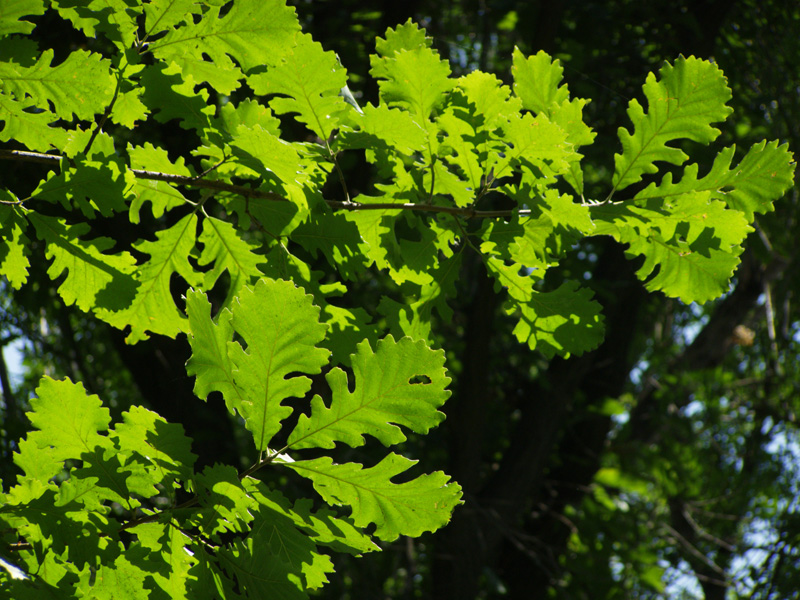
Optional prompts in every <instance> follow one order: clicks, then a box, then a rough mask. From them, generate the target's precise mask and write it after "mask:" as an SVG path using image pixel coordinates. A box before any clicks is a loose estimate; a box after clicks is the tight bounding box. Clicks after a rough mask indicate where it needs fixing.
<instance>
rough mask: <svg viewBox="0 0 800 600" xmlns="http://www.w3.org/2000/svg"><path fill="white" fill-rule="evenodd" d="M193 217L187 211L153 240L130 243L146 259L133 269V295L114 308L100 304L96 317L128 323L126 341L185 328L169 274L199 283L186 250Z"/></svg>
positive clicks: (116, 324) (192, 237)
mask: <svg viewBox="0 0 800 600" xmlns="http://www.w3.org/2000/svg"><path fill="white" fill-rule="evenodd" d="M196 230H197V217H195V216H194V215H193V214H192V215H187V216H186V217H184V218H182V219H181V220H180V221H178V222H177V223H175V225H173V226H172V227H170V228H169V229H165V230H163V231H159V232H158V233H157V234H156V237H157V238H158V239H157V240H156V241H155V242H151V241H147V240H143V241H140V242H137V243H136V244H134V248H135V249H136V250H138V251H139V252H144V253H146V254H149V255H150V260H149V261H147V262H145V263H144V264H142V265H139V267H138V268H137V269H136V270H135V277H136V281H137V282H138V283H139V286H138V288H137V290H136V295H135V296H134V297H133V299H132V300H131V301H129V302H126V303H125V305H124V306H123V307H122V308H120V309H118V310H108V309H105V308H102V309H100V310H98V311H97V315H98V317H100V318H101V319H102V320H104V321H106V322H107V323H109V324H110V325H113V326H114V327H117V328H118V329H125V328H126V327H130V328H131V330H130V334H129V335H128V337H127V338H126V341H127V342H128V343H129V344H134V343H136V342H138V341H140V340H146V339H147V338H148V337H149V336H148V335H147V332H152V333H158V334H161V335H167V336H170V337H174V336H176V335H177V334H178V333H180V332H185V331H186V329H187V325H188V322H187V319H186V317H185V316H184V315H183V314H182V313H181V312H180V311H179V310H178V308H177V307H176V306H175V301H174V300H173V298H172V292H171V291H170V283H171V280H172V276H173V274H177V275H180V276H181V277H183V279H184V280H185V281H186V282H187V283H188V284H189V285H190V286H193V285H194V286H196V285H200V282H201V276H200V274H199V273H198V272H197V271H195V270H194V268H193V267H192V265H191V264H190V263H189V253H190V252H191V251H192V249H193V248H194V244H195V241H196Z"/></svg>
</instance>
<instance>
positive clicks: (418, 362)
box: [287, 336, 450, 449]
mask: <svg viewBox="0 0 800 600" xmlns="http://www.w3.org/2000/svg"><path fill="white" fill-rule="evenodd" d="M351 364H352V367H353V375H354V378H355V389H354V391H353V392H350V390H349V389H348V386H347V374H346V373H345V372H344V371H342V370H341V369H338V368H336V369H333V370H332V371H331V372H330V373H328V374H327V375H326V377H325V379H326V380H327V381H328V384H329V385H330V386H331V390H332V392H333V396H332V398H331V402H330V407H328V406H326V405H325V403H324V402H323V400H322V398H321V397H320V396H315V397H314V399H313V400H312V401H311V416H306V415H301V416H300V419H299V420H298V422H297V426H296V427H295V428H294V430H293V431H292V433H291V434H290V435H289V440H288V442H287V445H289V446H291V447H293V448H297V449H299V448H314V447H318V448H333V447H335V445H336V442H342V443H345V444H347V445H349V446H352V447H357V446H361V445H363V444H364V441H365V440H364V434H365V433H369V435H372V436H374V437H375V438H377V439H378V440H380V442H381V443H382V444H383V445H384V446H389V445H391V444H398V443H400V442H403V441H405V439H406V436H405V435H404V434H403V432H402V431H401V429H400V427H399V426H403V427H407V428H409V429H411V430H412V431H414V432H416V433H427V432H428V431H429V430H430V429H431V428H433V427H436V426H437V425H438V424H439V423H440V422H441V421H442V420H443V419H444V414H443V413H441V412H439V411H437V410H436V409H437V408H439V407H440V406H442V405H443V404H444V402H445V400H447V398H448V396H449V395H450V393H449V392H448V391H447V390H446V387H447V384H448V383H449V382H450V379H449V378H448V377H447V376H446V375H445V369H444V351H442V350H439V351H434V350H431V349H430V348H428V346H427V345H426V344H425V342H423V341H422V340H418V341H412V340H411V339H409V338H404V339H402V340H400V341H399V342H395V340H394V338H392V336H387V337H386V338H384V339H383V340H381V341H379V342H378V344H377V348H376V350H375V352H373V351H372V348H370V345H369V342H367V341H364V342H362V343H361V344H359V345H358V346H357V350H356V353H355V355H353V356H352V357H351Z"/></svg>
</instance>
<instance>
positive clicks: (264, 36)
mask: <svg viewBox="0 0 800 600" xmlns="http://www.w3.org/2000/svg"><path fill="white" fill-rule="evenodd" d="M221 8H222V7H221V6H213V5H212V6H209V7H208V10H207V12H206V13H205V14H204V15H203V18H202V19H200V20H199V21H198V22H197V23H195V22H194V21H193V20H191V21H189V22H184V23H183V24H181V26H179V27H176V28H174V29H172V30H171V31H169V32H168V33H167V35H165V36H164V37H162V38H159V39H158V40H157V41H156V42H153V43H152V44H151V50H152V52H153V54H154V55H155V56H156V57H158V58H159V59H161V60H162V61H164V62H165V63H167V64H169V63H173V64H177V65H180V71H181V73H182V74H183V76H184V77H185V78H187V79H189V78H192V79H194V80H195V81H196V82H198V83H200V82H206V83H209V84H210V85H211V86H212V87H213V88H214V89H217V90H219V91H220V92H222V93H223V94H229V93H230V92H231V91H233V90H234V89H235V88H236V87H238V79H239V77H240V76H241V72H240V71H239V68H238V67H237V66H236V65H235V64H234V62H233V60H235V61H236V62H237V63H238V64H239V65H240V66H241V68H242V69H243V70H244V71H245V72H248V71H250V70H251V69H253V68H255V67H260V66H262V65H274V64H276V63H277V61H278V60H279V59H280V57H281V56H283V55H284V54H285V53H286V51H287V49H289V48H291V47H292V46H293V45H294V38H295V34H296V32H297V31H298V30H299V29H300V24H299V23H298V21H297V16H296V15H295V14H294V9H293V8H290V7H287V6H286V3H285V2H284V1H283V0H240V1H238V2H235V3H234V4H233V5H232V6H231V7H230V10H228V11H227V12H226V13H225V14H224V15H223V16H220V10H221ZM170 20H172V21H173V23H174V22H175V19H170ZM156 29H157V28H156ZM232 59H233V60H232Z"/></svg>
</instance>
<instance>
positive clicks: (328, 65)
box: [247, 34, 349, 140]
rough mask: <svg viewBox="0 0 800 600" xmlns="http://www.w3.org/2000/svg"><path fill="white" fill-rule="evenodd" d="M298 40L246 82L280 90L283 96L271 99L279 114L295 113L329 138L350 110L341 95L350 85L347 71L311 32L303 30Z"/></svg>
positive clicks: (260, 91) (268, 90)
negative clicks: (312, 36)
mask: <svg viewBox="0 0 800 600" xmlns="http://www.w3.org/2000/svg"><path fill="white" fill-rule="evenodd" d="M297 40H298V41H297V45H296V46H295V47H294V48H292V49H291V50H290V51H289V52H288V53H287V54H286V55H285V56H284V57H283V58H282V59H281V61H280V63H278V64H277V65H274V66H271V67H269V68H268V69H267V72H266V73H259V74H257V75H251V76H250V77H248V78H247V83H248V84H249V85H250V87H252V88H253V91H254V92H255V93H256V94H259V95H267V94H280V95H281V96H282V97H277V98H273V99H272V100H270V103H269V105H270V106H271V107H272V109H273V110H274V111H275V112H276V113H277V114H279V115H283V114H288V113H296V115H297V116H296V117H295V119H297V120H298V121H300V122H301V123H303V124H304V125H306V126H307V127H308V128H309V129H310V130H311V131H313V132H314V133H315V134H317V136H318V137H319V138H320V139H322V140H327V139H328V138H329V137H330V136H331V133H332V132H333V130H334V129H336V128H337V127H338V126H339V121H340V117H341V115H342V114H343V113H344V112H345V111H347V110H349V108H348V105H347V104H346V103H345V101H344V99H343V98H342V97H341V96H339V90H341V89H342V88H343V87H344V86H346V85H347V72H346V71H345V70H344V68H342V66H341V64H340V63H339V59H337V58H336V55H335V54H334V53H333V52H325V51H323V50H322V46H321V45H320V44H319V43H317V42H314V41H312V40H311V36H309V35H307V34H304V35H301V36H298V38H297ZM283 96H285V97H283Z"/></svg>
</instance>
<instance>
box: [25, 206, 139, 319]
mask: <svg viewBox="0 0 800 600" xmlns="http://www.w3.org/2000/svg"><path fill="white" fill-rule="evenodd" d="M27 217H28V220H29V221H30V222H31V224H32V225H33V227H34V229H35V230H36V234H37V236H38V237H39V239H41V240H43V241H45V242H46V243H47V258H48V259H52V261H53V262H52V264H51V265H50V268H49V269H48V270H47V274H48V275H49V276H50V278H51V279H53V280H56V279H58V278H59V277H61V276H62V275H63V274H64V272H65V271H66V273H67V275H66V277H65V278H64V280H63V281H62V282H61V283H60V285H59V286H58V292H59V294H60V295H61V297H62V299H63V300H64V303H65V304H66V305H67V306H69V305H71V304H77V305H78V308H80V309H81V310H83V311H85V312H89V311H90V310H94V311H106V310H115V309H119V308H122V307H123V306H126V305H127V304H128V303H129V302H130V301H131V300H132V299H133V298H134V294H135V293H136V287H137V286H136V283H137V282H136V279H135V272H136V268H135V260H134V259H133V257H132V256H131V255H130V254H128V253H127V252H123V253H120V254H114V255H112V254H106V253H105V252H106V251H107V250H109V249H110V248H111V247H112V246H113V245H114V241H113V240H111V239H109V238H96V239H94V240H89V241H86V240H82V239H80V238H81V237H82V236H84V235H86V234H87V233H88V232H89V226H88V225H87V224H85V223H80V224H78V225H67V224H66V223H65V222H64V220H63V219H57V218H55V217H48V216H45V215H41V214H39V213H34V212H30V213H28V214H27Z"/></svg>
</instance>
